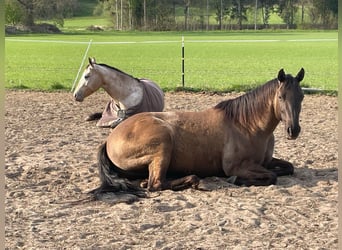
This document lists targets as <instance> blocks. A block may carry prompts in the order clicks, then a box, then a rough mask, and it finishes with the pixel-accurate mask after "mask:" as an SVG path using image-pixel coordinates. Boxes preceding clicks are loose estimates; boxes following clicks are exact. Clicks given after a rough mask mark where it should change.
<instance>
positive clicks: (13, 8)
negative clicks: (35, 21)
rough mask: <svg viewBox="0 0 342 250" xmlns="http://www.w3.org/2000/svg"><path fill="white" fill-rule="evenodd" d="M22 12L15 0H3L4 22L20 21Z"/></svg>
mask: <svg viewBox="0 0 342 250" xmlns="http://www.w3.org/2000/svg"><path fill="white" fill-rule="evenodd" d="M22 16H23V12H22V10H21V8H20V5H19V3H17V2H16V1H10V0H6V1H5V22H6V23H8V24H12V25H16V24H18V23H20V22H21V19H22Z"/></svg>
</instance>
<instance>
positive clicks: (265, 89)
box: [92, 69, 304, 196]
mask: <svg viewBox="0 0 342 250" xmlns="http://www.w3.org/2000/svg"><path fill="white" fill-rule="evenodd" d="M303 78H304V69H301V70H300V71H299V72H298V74H297V75H296V76H295V77H293V76H291V75H289V74H285V72H284V70H283V69H281V70H280V71H279V73H278V77H277V78H275V79H274V80H271V81H269V82H267V83H265V84H264V85H262V86H259V87H257V88H256V89H254V90H252V91H250V92H248V93H246V94H244V95H242V96H240V97H237V98H235V99H231V100H226V101H222V102H220V103H218V104H217V105H216V106H214V107H213V108H209V109H207V110H204V111H200V112H153V113H141V114H137V115H134V116H132V117H130V118H128V119H127V120H125V121H123V122H122V123H120V124H119V125H118V126H117V127H116V128H115V129H114V130H112V132H111V134H110V135H109V137H108V138H107V141H106V142H105V143H104V144H103V145H102V146H101V147H100V150H99V152H98V167H99V174H100V179H101V182H102V184H101V186H100V187H99V188H97V189H95V190H93V191H92V193H94V194H95V196H96V195H98V194H101V193H104V192H124V193H134V192H136V190H137V189H136V188H135V186H133V185H132V183H131V182H130V180H131V179H144V178H147V180H146V181H143V182H142V183H141V187H145V188H147V189H148V190H149V191H156V190H164V189H172V190H179V189H183V188H187V187H195V188H196V186H198V184H199V177H206V176H227V177H228V176H229V177H231V176H234V178H235V182H234V183H235V184H236V185H246V186H251V185H256V186H259V185H271V184H275V183H276V181H277V176H282V175H291V174H293V171H294V168H293V165H292V164H291V163H290V162H287V161H284V160H280V159H276V158H274V157H273V149H274V141H275V140H274V135H273V131H274V130H275V128H276V127H277V125H278V124H279V122H280V121H282V122H283V123H284V125H285V131H286V133H287V138H288V139H296V138H297V137H298V135H299V133H300V130H301V128H300V125H299V114H300V111H301V103H302V100H303V98H304V95H303V92H302V89H301V87H300V84H299V83H300V81H302V80H303ZM234 178H233V179H234Z"/></svg>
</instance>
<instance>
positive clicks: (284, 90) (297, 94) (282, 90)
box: [275, 68, 305, 139]
mask: <svg viewBox="0 0 342 250" xmlns="http://www.w3.org/2000/svg"><path fill="white" fill-rule="evenodd" d="M304 73H305V72H304V69H303V68H302V69H301V70H300V71H299V72H298V74H297V76H296V77H293V76H292V75H289V74H287V75H286V74H285V72H284V70H283V69H281V70H280V71H279V73H278V83H279V87H278V89H277V92H276V95H275V103H276V104H275V107H276V108H275V112H276V116H277V118H278V119H279V120H281V121H283V122H284V123H285V130H286V133H287V138H288V139H296V138H297V137H298V135H299V133H300V130H301V128H300V126H299V114H300V111H301V105H302V101H303V98H304V94H303V91H302V89H301V87H300V85H299V83H300V82H301V81H302V80H303V78H304Z"/></svg>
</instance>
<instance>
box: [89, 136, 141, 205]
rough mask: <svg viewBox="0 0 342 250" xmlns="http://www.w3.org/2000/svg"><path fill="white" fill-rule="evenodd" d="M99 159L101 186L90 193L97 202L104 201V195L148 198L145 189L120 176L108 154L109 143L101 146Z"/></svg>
mask: <svg viewBox="0 0 342 250" xmlns="http://www.w3.org/2000/svg"><path fill="white" fill-rule="evenodd" d="M97 159H98V171H99V176H100V180H101V185H100V187H98V188H96V189H94V190H92V191H90V192H89V193H91V194H93V195H94V197H95V199H96V200H102V199H101V196H102V195H103V194H104V193H120V194H132V195H135V196H138V197H146V194H145V192H144V191H143V189H141V188H140V187H137V186H135V185H133V184H132V183H131V182H130V181H129V180H127V179H124V178H120V177H119V176H118V172H119V168H118V167H117V166H115V164H114V163H113V162H112V161H111V160H110V159H109V157H108V154H107V142H105V143H103V144H102V145H101V146H100V148H99V151H98V154H97Z"/></svg>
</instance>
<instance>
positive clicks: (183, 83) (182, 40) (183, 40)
mask: <svg viewBox="0 0 342 250" xmlns="http://www.w3.org/2000/svg"><path fill="white" fill-rule="evenodd" d="M184 68H185V67H184V36H182V86H183V88H184Z"/></svg>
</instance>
